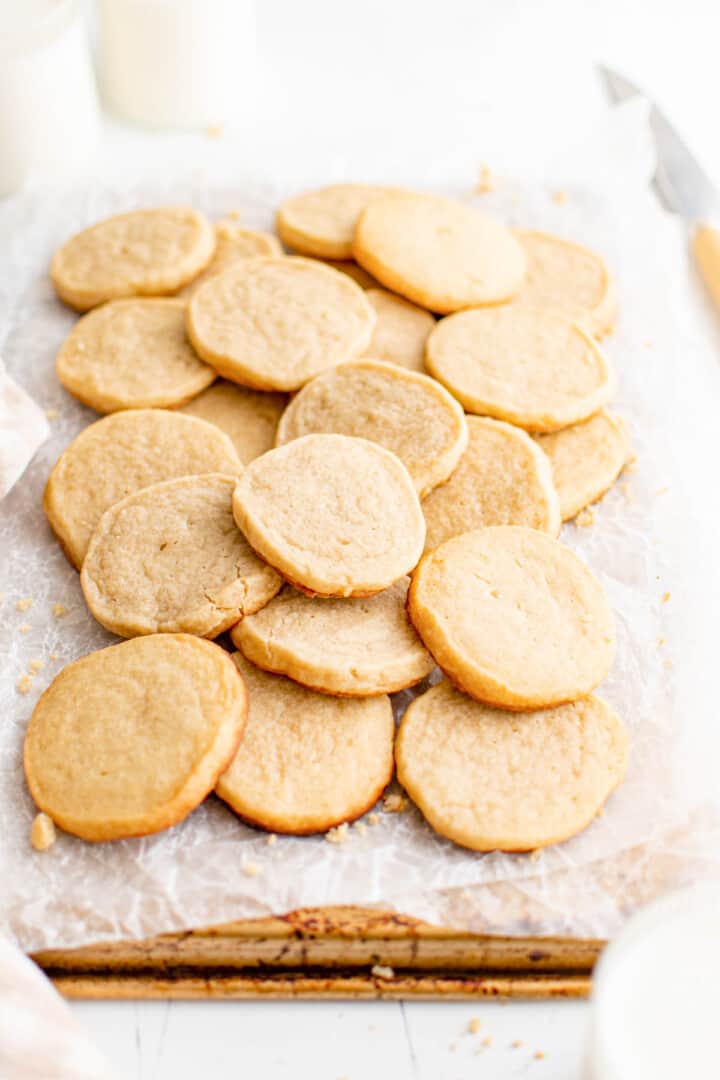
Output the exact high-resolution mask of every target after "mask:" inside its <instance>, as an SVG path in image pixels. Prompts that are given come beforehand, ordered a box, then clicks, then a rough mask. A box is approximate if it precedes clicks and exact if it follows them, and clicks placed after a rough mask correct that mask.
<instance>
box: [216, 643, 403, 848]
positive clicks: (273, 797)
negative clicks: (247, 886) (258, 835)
mask: <svg viewBox="0 0 720 1080" xmlns="http://www.w3.org/2000/svg"><path fill="white" fill-rule="evenodd" d="M233 659H234V660H235V663H236V664H237V666H238V668H239V670H240V672H241V674H242V677H243V680H244V681H245V683H246V685H247V690H248V698H249V702H250V705H249V710H248V719H247V726H246V729H245V734H244V736H243V741H242V744H241V746H240V748H239V750H238V752H237V754H236V755H235V758H234V760H233V762H232V764H231V765H230V767H229V768H228V770H227V771H226V772H225V773H223V775H222V776H221V777H220V779H219V780H218V782H217V785H216V787H215V792H216V794H217V795H219V796H220V798H221V799H224V800H225V802H226V803H228V804H229V805H230V806H231V807H232V809H233V810H234V811H235V812H236V813H237V814H239V815H240V817H242V818H243V819H244V820H245V821H247V822H250V824H252V825H258V826H260V828H262V829H269V830H271V831H272V832H276V833H292V834H295V835H303V834H307V833H317V832H325V831H326V830H327V829H330V828H332V827H333V826H335V825H339V824H340V823H341V822H344V821H354V820H355V818H358V817H360V816H361V815H362V814H364V813H365V811H366V810H369V808H370V807H371V806H373V805H374V803H375V802H376V801H377V799H378V798H379V797H380V795H381V794H382V792H383V790H384V789H385V788H386V787H387V785H388V784H389V782H390V778H391V776H392V771H393V736H394V733H395V725H394V722H393V713H392V706H391V704H390V699H389V698H388V697H386V696H385V695H381V696H379V697H370V698H364V699H358V700H350V699H348V698H337V697H329V696H328V695H327V694H316V693H314V692H313V691H312V690H307V689H305V687H303V686H298V685H297V683H294V682H291V681H290V679H283V678H282V677H281V676H279V675H268V674H267V673H266V672H264V671H260V670H259V668H256V667H253V665H252V664H249V663H248V662H247V660H245V659H244V658H243V657H241V656H240V654H239V653H235V654H234V656H233Z"/></svg>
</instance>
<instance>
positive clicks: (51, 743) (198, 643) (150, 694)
mask: <svg viewBox="0 0 720 1080" xmlns="http://www.w3.org/2000/svg"><path fill="white" fill-rule="evenodd" d="M246 714H247V697H246V693H245V687H244V684H243V681H242V678H241V677H240V675H239V674H238V671H237V668H236V667H235V665H234V664H233V662H232V660H231V659H230V657H229V656H228V654H227V653H226V652H225V651H224V650H223V649H221V648H219V647H218V646H217V645H213V644H212V643H211V642H209V641H202V640H201V639H200V638H196V637H190V636H189V635H186V634H173V635H171V634H156V635H153V636H152V637H143V638H136V639H134V640H133V641H124V642H122V644H120V645H111V646H110V647H109V648H107V649H100V651H99V652H94V653H90V655H89V656H84V657H83V658H82V659H81V660H76V661H75V663H73V664H69V665H68V666H67V667H66V668H64V669H63V671H61V672H60V674H59V675H57V676H56V677H55V678H54V679H53V681H52V683H51V684H50V686H49V687H48V688H47V690H46V691H45V693H44V694H43V695H42V696H41V698H40V700H39V701H38V703H37V705H36V706H35V710H34V712H33V715H32V718H31V720H30V724H29V725H28V729H27V734H26V736H25V753H24V763H25V776H26V778H27V782H28V787H29V788H30V794H31V795H32V797H33V799H34V800H35V802H36V804H37V806H38V807H39V808H40V809H41V810H43V811H44V812H45V813H46V814H48V815H49V816H50V817H51V818H52V819H53V821H54V822H56V823H57V824H58V825H59V826H60V828H62V829H64V830H65V831H66V832H69V833H73V834H74V835H75V836H80V837H82V838H83V839H84V840H118V839H120V838H122V837H128V836H147V835H149V834H150V833H156V832H159V831H160V830H161V829H167V828H169V827H170V826H171V825H174V824H175V823H176V822H178V821H181V820H182V819H183V818H184V817H185V816H186V815H187V814H189V813H190V811H191V810H194V809H195V807H196V806H197V805H198V804H199V803H200V802H202V800H203V799H204V798H205V796H206V795H208V794H209V793H210V792H211V791H212V789H213V787H214V786H215V783H216V781H217V779H218V777H219V776H220V774H221V773H222V772H223V770H224V769H226V768H227V766H228V764H229V763H230V761H232V758H233V755H234V753H235V751H236V750H237V746H238V743H239V741H240V737H241V735H242V732H243V727H244V724H245V717H246Z"/></svg>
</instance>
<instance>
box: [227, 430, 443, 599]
mask: <svg viewBox="0 0 720 1080" xmlns="http://www.w3.org/2000/svg"><path fill="white" fill-rule="evenodd" d="M233 512H234V514H235V520H236V522H237V523H238V525H239V526H240V528H241V529H242V531H243V533H244V534H245V536H246V537H247V539H248V540H249V541H250V543H251V545H252V546H253V547H254V548H255V550H256V551H257V552H258V554H259V555H260V556H261V557H262V558H263V559H265V561H266V562H268V563H270V565H271V566H273V567H274V568H275V569H276V570H278V571H279V572H280V573H281V574H282V575H283V577H284V578H286V579H287V580H288V581H289V582H290V583H291V584H293V585H296V586H298V587H299V588H301V589H302V590H303V591H304V592H308V593H311V594H314V593H318V594H319V595H321V596H371V595H372V594H373V593H376V592H380V591H381V589H386V588H387V587H388V586H389V585H392V584H393V582H395V581H397V580H398V579H399V578H401V577H402V576H403V575H404V574H407V573H408V571H410V570H412V568H413V567H414V566H415V564H416V563H417V561H418V559H419V558H420V555H421V553H422V549H423V544H424V542H425V521H424V520H423V516H422V510H421V509H420V502H419V500H418V497H417V495H416V493H415V489H414V487H413V483H412V480H411V479H410V476H409V474H408V471H407V469H406V468H405V466H404V465H403V464H402V462H401V461H400V460H399V459H398V458H397V457H395V455H394V454H391V453H390V451H389V450H385V449H384V447H382V446H378V445H377V444H376V443H372V442H368V441H367V440H366V439H355V438H351V437H350V436H348V435H305V436H304V437H303V438H301V439H295V440H294V441H293V442H291V443H288V444H287V446H280V447H278V448H277V449H276V450H270V451H269V453H267V454H263V456H262V457H259V458H256V459H255V461H251V462H250V464H249V465H248V466H247V468H246V470H245V472H244V474H243V475H242V476H241V478H240V480H239V481H238V484H237V487H236V488H235V494H234V496H233Z"/></svg>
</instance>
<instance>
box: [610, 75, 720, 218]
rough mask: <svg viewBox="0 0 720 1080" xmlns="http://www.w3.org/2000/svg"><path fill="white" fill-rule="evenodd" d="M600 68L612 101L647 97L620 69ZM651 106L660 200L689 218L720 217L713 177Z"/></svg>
mask: <svg viewBox="0 0 720 1080" xmlns="http://www.w3.org/2000/svg"><path fill="white" fill-rule="evenodd" d="M598 71H599V72H600V75H601V76H602V79H603V82H604V83H605V87H606V89H607V91H608V95H609V97H610V99H611V100H612V101H615V102H622V101H627V100H628V99H629V98H632V97H636V96H637V95H638V94H640V95H642V96H644V97H647V95H646V94H643V91H642V90H640V89H639V87H637V86H635V85H634V84H633V83H631V82H630V80H629V79H626V78H625V76H624V75H621V74H620V73H619V72H617V71H612V70H611V69H610V68H606V67H603V66H601V65H598ZM648 100H649V99H648ZM650 106H651V108H650V117H649V122H650V128H651V130H652V133H653V138H654V140H655V147H656V150H657V171H656V173H655V178H654V185H655V190H656V192H657V194H658V197H659V198H660V201H661V202H662V203H663V205H664V206H665V207H666V208H667V209H668V210H672V211H674V212H675V213H678V214H680V216H681V217H683V218H686V219H687V220H688V221H705V220H707V219H708V218H720V195H719V194H718V192H717V189H716V188H715V186H714V185H713V183H712V181H711V180H710V178H709V176H708V175H707V173H706V172H705V171H704V169H703V168H702V166H701V165H700V163H699V162H698V161H697V159H696V158H695V157H694V156H693V154H692V152H691V151H690V150H689V149H688V147H687V145H686V144H685V142H684V141H683V139H682V138H681V137H680V135H679V134H678V132H677V131H676V130H675V128H674V127H673V126H672V124H671V123H670V121H669V120H668V119H667V117H666V116H665V115H664V113H662V112H661V111H660V109H658V107H657V105H655V104H654V103H653V102H652V101H651V102H650Z"/></svg>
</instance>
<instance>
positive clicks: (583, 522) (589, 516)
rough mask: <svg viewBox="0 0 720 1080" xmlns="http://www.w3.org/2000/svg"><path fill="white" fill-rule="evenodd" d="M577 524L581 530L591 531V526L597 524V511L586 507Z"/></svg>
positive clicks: (576, 519)
mask: <svg viewBox="0 0 720 1080" xmlns="http://www.w3.org/2000/svg"><path fill="white" fill-rule="evenodd" d="M575 524H576V525H579V526H580V528H581V529H589V528H590V526H591V525H594V524H595V511H594V510H593V508H592V507H591V506H586V507H585V509H584V510H581V511H580V513H579V514H578V515H577V517H576V518H575Z"/></svg>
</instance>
